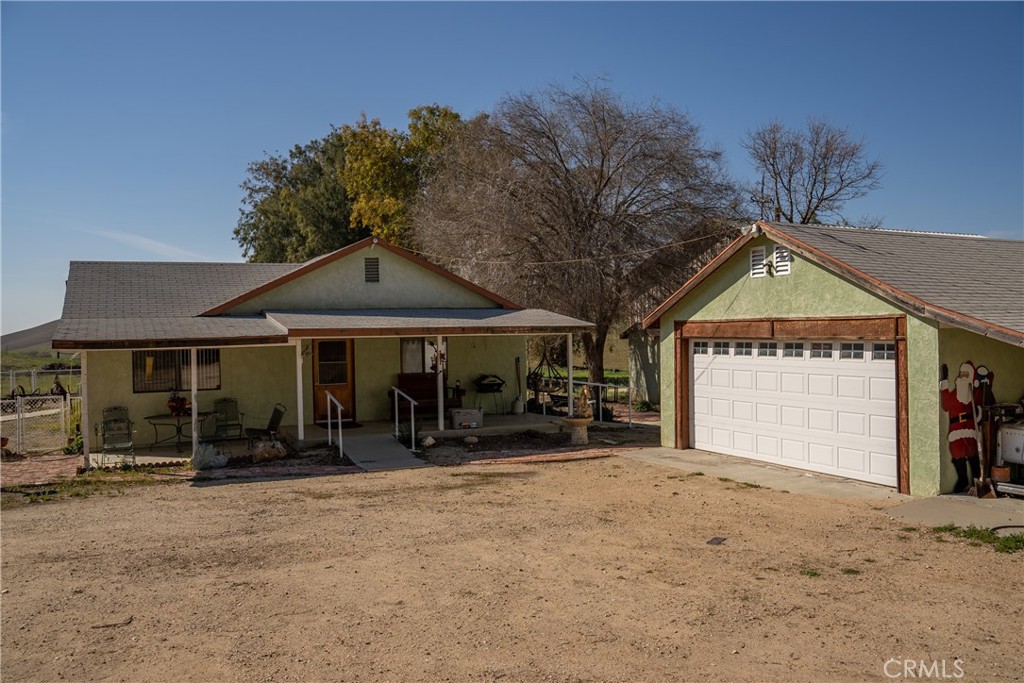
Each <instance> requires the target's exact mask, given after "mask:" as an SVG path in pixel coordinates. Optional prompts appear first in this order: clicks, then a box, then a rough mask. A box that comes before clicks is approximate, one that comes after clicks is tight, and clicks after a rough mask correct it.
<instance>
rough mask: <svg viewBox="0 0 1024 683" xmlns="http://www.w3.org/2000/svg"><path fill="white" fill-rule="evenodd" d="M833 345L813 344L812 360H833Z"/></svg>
mask: <svg viewBox="0 0 1024 683" xmlns="http://www.w3.org/2000/svg"><path fill="white" fill-rule="evenodd" d="M831 357H832V344H830V343H828V342H812V343H811V358H831Z"/></svg>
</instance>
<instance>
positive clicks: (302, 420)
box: [295, 339, 341, 441]
mask: <svg viewBox="0 0 1024 683" xmlns="http://www.w3.org/2000/svg"><path fill="white" fill-rule="evenodd" d="M302 393H303V391H302V340H301V339H296V340H295V406H296V410H295V419H297V420H298V421H299V441H304V440H305V439H306V417H305V415H303V408H305V406H304V405H302ZM327 414H328V415H330V414H331V409H330V406H328V407H327ZM338 429H341V415H338Z"/></svg>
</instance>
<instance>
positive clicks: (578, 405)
mask: <svg viewBox="0 0 1024 683" xmlns="http://www.w3.org/2000/svg"><path fill="white" fill-rule="evenodd" d="M573 408H574V410H573V417H567V418H565V419H564V420H563V422H565V424H567V425H569V426H570V427H572V436H571V438H570V440H569V442H570V443H571V444H572V445H573V446H586V445H587V444H589V443H590V436H589V435H588V434H587V426H588V425H590V423H591V422H593V421H594V410H593V408H591V406H590V387H588V386H586V385H584V386H583V388H582V389H580V393H579V396H577V397H576V398H575V399H573Z"/></svg>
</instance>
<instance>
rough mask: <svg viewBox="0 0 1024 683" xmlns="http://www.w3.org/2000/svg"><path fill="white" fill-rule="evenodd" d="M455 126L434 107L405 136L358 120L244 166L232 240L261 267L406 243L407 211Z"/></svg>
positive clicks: (452, 117)
mask: <svg viewBox="0 0 1024 683" xmlns="http://www.w3.org/2000/svg"><path fill="white" fill-rule="evenodd" d="M461 126H462V119H461V117H460V116H459V114H458V113H457V112H455V111H454V110H452V109H451V108H449V107H444V106H441V105H438V104H433V105H428V106H423V107H417V108H416V109H413V110H411V111H410V112H409V130H408V132H405V131H399V130H396V129H388V128H385V127H383V126H382V125H381V123H380V121H378V120H376V119H374V120H367V118H366V116H365V115H363V116H362V117H361V118H360V120H359V121H357V122H356V123H355V124H352V125H349V124H345V125H343V126H341V127H340V128H333V129H332V130H331V132H330V133H329V134H327V135H326V136H325V137H323V138H322V139H319V140H313V141H312V142H310V143H308V144H306V145H301V146H300V145H296V146H295V147H294V148H293V149H292V150H291V152H289V153H288V155H286V156H285V155H268V156H267V157H266V158H265V159H262V160H260V161H254V162H252V163H250V164H249V166H248V167H247V171H248V177H247V178H246V180H245V181H244V182H243V183H242V189H243V190H244V191H245V198H244V199H243V200H242V203H243V205H244V206H243V208H242V209H241V211H240V213H241V216H240V217H239V220H238V224H237V226H236V227H235V231H234V235H235V240H236V241H237V242H238V243H239V244H240V245H241V247H242V252H243V254H244V255H245V257H246V258H248V259H249V260H250V261H261V262H302V261H306V260H308V259H310V258H313V257H315V256H319V255H321V254H325V253H327V252H330V251H333V250H335V249H339V248H341V247H343V246H345V245H347V244H351V243H352V242H355V241H357V240H359V239H362V238H364V237H367V236H369V235H375V236H377V237H380V238H382V239H385V240H388V241H390V242H394V243H397V244H403V243H405V242H406V241H407V236H408V231H409V206H410V204H411V203H412V202H413V201H414V200H415V199H416V198H417V196H419V195H420V194H422V192H423V190H424V187H425V185H426V183H427V182H428V180H429V178H430V176H431V175H432V174H433V172H434V167H435V160H436V158H437V156H438V154H439V153H440V152H441V150H442V149H444V147H445V145H446V144H447V143H448V141H449V140H450V139H451V137H452V135H453V134H454V133H455V132H456V131H457V130H458V129H459V128H460V127H461Z"/></svg>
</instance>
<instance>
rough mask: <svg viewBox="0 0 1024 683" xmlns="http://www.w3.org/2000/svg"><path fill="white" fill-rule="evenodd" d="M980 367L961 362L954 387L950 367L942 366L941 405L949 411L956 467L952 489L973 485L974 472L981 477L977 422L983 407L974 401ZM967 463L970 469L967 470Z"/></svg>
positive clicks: (954, 491)
mask: <svg viewBox="0 0 1024 683" xmlns="http://www.w3.org/2000/svg"><path fill="white" fill-rule="evenodd" d="M977 379H978V378H977V371H976V370H975V368H974V363H972V362H971V361H967V362H965V363H964V364H963V365H961V366H960V372H959V373H958V374H957V376H956V380H955V381H954V383H953V388H950V387H949V368H947V367H946V365H943V366H942V374H941V376H940V381H939V395H940V396H941V397H942V409H943V410H945V411H946V412H947V413H949V454H950V456H952V458H953V467H955V468H956V486H955V487H954V488H953V493H963V492H964V491H967V490H968V489H969V488H971V474H973V476H975V477H980V476H981V473H980V462H979V459H978V439H979V435H978V422H979V420H980V419H981V415H980V412H981V409H980V406H978V405H977V403H976V401H975V398H976V397H975V390H976V389H977V388H978V381H977ZM968 464H969V465H970V467H971V473H970V474H969V473H968V471H967V466H968Z"/></svg>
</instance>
